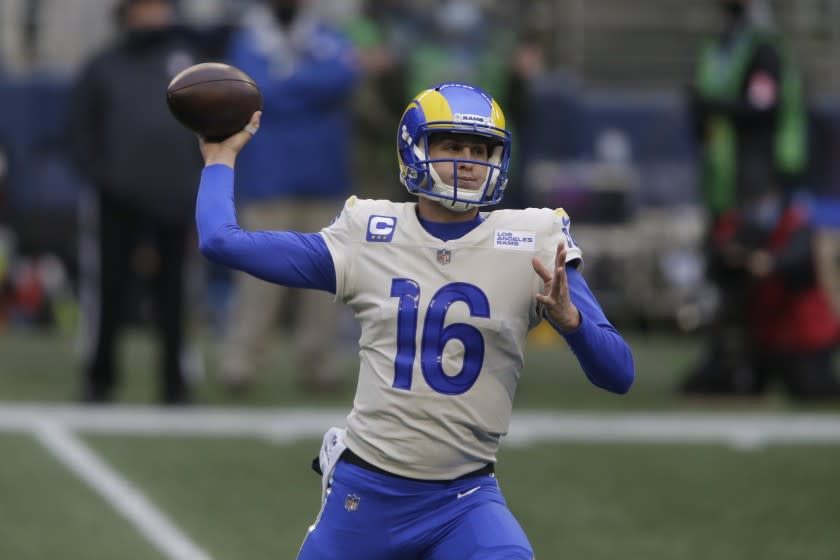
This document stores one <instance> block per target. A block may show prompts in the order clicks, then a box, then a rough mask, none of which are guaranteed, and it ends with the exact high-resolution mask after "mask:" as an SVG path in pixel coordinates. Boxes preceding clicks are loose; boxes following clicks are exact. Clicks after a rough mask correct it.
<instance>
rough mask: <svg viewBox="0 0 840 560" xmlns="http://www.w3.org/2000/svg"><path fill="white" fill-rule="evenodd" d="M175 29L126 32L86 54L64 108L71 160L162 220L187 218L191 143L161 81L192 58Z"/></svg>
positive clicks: (194, 152) (193, 158)
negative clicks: (91, 54)
mask: <svg viewBox="0 0 840 560" xmlns="http://www.w3.org/2000/svg"><path fill="white" fill-rule="evenodd" d="M198 58H199V55H198V51H197V49H195V48H194V47H193V46H192V44H191V42H190V41H189V40H188V39H187V38H186V35H184V34H183V33H181V32H180V31H179V30H178V29H174V28H173V29H169V30H165V31H157V32H146V33H134V34H129V35H126V36H124V37H123V38H122V39H120V40H119V41H118V42H117V43H115V44H114V45H112V46H110V47H109V48H107V49H105V50H104V51H103V52H102V53H100V54H99V55H98V56H96V57H94V58H93V59H92V60H91V61H90V62H89V63H88V64H87V65H86V67H85V68H84V69H83V71H82V72H81V74H80V76H79V79H78V83H77V84H76V87H75V90H74V94H73V100H72V103H71V115H70V131H69V132H70V141H71V151H72V153H73V156H74V160H75V161H76V163H77V164H78V166H79V167H80V169H81V171H82V172H83V173H84V174H85V175H86V176H87V177H88V178H89V179H90V180H91V181H92V182H93V184H94V185H95V186H96V187H97V188H98V189H101V190H103V191H104V192H105V193H107V194H108V195H109V196H111V197H114V198H117V199H119V200H121V201H122V202H124V203H126V204H129V205H131V206H132V207H134V208H136V209H137V210H139V211H141V212H144V213H146V214H148V215H149V216H150V218H152V219H155V220H158V221H162V222H165V223H170V224H184V223H187V222H190V221H191V220H192V219H193V209H194V206H195V195H196V189H197V187H198V180H199V174H200V171H201V155H200V153H199V150H198V142H197V140H196V137H195V135H194V134H192V133H191V132H189V131H187V130H186V129H185V128H183V127H182V126H181V125H180V124H178V122H176V121H175V119H174V118H173V117H172V116H171V115H170V114H169V110H168V108H167V105H166V86H167V85H168V84H169V82H170V80H171V79H172V78H173V77H174V76H175V74H177V73H178V72H180V71H181V70H183V69H184V68H186V67H187V66H190V65H192V64H195V63H196V62H198Z"/></svg>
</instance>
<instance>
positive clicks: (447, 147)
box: [429, 134, 490, 190]
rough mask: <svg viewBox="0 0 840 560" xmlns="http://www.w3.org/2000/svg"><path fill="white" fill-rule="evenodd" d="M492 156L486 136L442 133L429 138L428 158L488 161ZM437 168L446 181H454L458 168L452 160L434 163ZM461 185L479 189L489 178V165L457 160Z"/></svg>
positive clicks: (460, 186) (448, 182)
mask: <svg viewBox="0 0 840 560" xmlns="http://www.w3.org/2000/svg"><path fill="white" fill-rule="evenodd" d="M489 157H490V152H489V148H488V146H487V140H486V139H485V138H482V137H481V136H472V135H470V134H440V135H435V136H432V137H431V138H430V139H429V159H432V160H434V159H459V160H475V161H480V162H486V161H487V160H488V159H489ZM432 165H434V167H435V171H437V172H438V175H440V178H441V179H442V180H443V182H444V183H446V184H447V185H452V184H454V181H455V168H454V166H453V164H452V163H451V162H448V161H440V162H437V163H433V164H432ZM457 165H458V187H459V188H464V189H469V190H478V189H480V188H482V187H483V186H484V181H485V180H487V172H488V171H489V167H488V166H486V165H477V164H474V163H469V162H466V161H460V162H458V164H457Z"/></svg>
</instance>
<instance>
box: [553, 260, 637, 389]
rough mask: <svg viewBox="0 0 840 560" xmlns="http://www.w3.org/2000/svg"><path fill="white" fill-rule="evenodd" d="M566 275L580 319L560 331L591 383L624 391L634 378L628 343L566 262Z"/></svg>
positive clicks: (581, 278)
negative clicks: (571, 328)
mask: <svg viewBox="0 0 840 560" xmlns="http://www.w3.org/2000/svg"><path fill="white" fill-rule="evenodd" d="M566 277H567V278H568V280H569V294H570V296H571V298H572V303H574V304H575V307H577V308H578V310H579V311H580V315H581V323H580V326H579V327H578V328H577V329H576V330H574V331H572V332H561V333H560V334H561V335H562V336H563V338H565V339H566V342H567V343H568V344H569V348H571V350H572V353H573V354H574V355H575V357H577V359H578V362H579V363H580V365H581V368H583V372H584V373H585V374H586V377H587V378H588V379H589V381H591V382H592V384H594V385H597V386H598V387H601V388H602V389H606V390H607V391H610V392H613V393H620V394H623V393H626V392H627V391H629V390H630V386H631V385H633V381H634V379H635V378H636V369H635V365H634V364H633V354H632V353H631V351H630V346H629V345H628V344H627V342H626V341H625V340H624V338H622V336H621V335H620V334H619V333H618V331H617V330H616V329H615V327H614V326H612V324H610V322H609V321H608V320H607V317H606V316H605V315H604V311H603V310H602V309H601V306H600V305H598V301H597V300H596V299H595V296H594V295H593V294H592V292H591V291H590V290H589V286H587V285H586V280H584V278H583V275H581V273H580V272H578V271H577V270H576V269H575V268H573V267H571V266H567V267H566ZM549 322H550V321H549Z"/></svg>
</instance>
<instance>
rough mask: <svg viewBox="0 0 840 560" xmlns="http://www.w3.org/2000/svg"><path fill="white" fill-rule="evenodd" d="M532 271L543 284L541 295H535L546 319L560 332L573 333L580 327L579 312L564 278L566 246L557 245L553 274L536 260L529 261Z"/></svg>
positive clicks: (563, 244)
mask: <svg viewBox="0 0 840 560" xmlns="http://www.w3.org/2000/svg"><path fill="white" fill-rule="evenodd" d="M531 263H532V264H533V266H534V270H535V271H536V272H537V274H538V275H539V276H540V278H542V279H543V282H545V288H544V293H543V294H537V295H536V298H537V302H538V303H541V304H542V305H543V306H544V307H545V311H546V313H547V314H548V319H549V320H550V321H551V322H552V323H554V324H555V326H557V328H559V329H560V330H561V331H566V332H568V331H573V330H575V329H576V328H578V327H579V326H580V312H579V311H578V309H577V307H575V305H574V304H573V303H572V298H571V297H570V296H569V281H568V279H567V278H566V244H565V243H562V242H561V243H558V244H557V254H556V256H555V258H554V274H552V273H551V271H550V270H548V268H546V266H545V265H544V264H543V263H542V262H541V261H540V260H539V259H538V258H537V257H534V258H533V259H532V260H531Z"/></svg>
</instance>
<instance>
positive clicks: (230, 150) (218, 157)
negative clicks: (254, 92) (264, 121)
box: [198, 111, 262, 167]
mask: <svg viewBox="0 0 840 560" xmlns="http://www.w3.org/2000/svg"><path fill="white" fill-rule="evenodd" d="M260 117H262V111H257V112H255V113H254V114H253V115H251V120H250V121H248V124H247V126H245V128H243V129H242V130H241V131H240V132H237V133H236V134H234V135H233V136H229V137H227V138H225V139H224V140H222V141H221V142H208V141H207V140H205V139H204V138H201V137H199V139H198V141H199V146H200V147H201V155H203V156H204V165H213V164H214V163H223V164H225V165H227V166H229V167H233V166H234V164H235V163H236V156H237V155H239V152H241V151H242V148H244V147H245V144H247V143H248V141H250V140H251V138H253V137H254V135H255V134H256V133H257V131H258V130H259V128H260Z"/></svg>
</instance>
